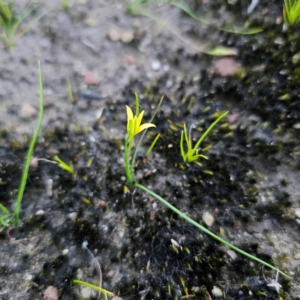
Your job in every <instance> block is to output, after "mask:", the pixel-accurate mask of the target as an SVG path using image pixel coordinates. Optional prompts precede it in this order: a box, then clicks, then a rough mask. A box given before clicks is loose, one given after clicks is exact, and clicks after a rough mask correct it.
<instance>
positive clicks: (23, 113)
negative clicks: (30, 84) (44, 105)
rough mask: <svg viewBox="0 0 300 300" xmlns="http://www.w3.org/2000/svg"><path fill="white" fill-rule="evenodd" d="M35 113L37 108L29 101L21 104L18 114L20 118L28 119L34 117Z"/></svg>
mask: <svg viewBox="0 0 300 300" xmlns="http://www.w3.org/2000/svg"><path fill="white" fill-rule="evenodd" d="M36 114H37V110H36V109H35V108H34V107H33V106H32V105H31V104H29V103H25V104H23V105H22V107H21V109H20V112H19V116H20V117H21V118H22V119H27V120H28V119H30V118H32V117H34V116H35V115H36Z"/></svg>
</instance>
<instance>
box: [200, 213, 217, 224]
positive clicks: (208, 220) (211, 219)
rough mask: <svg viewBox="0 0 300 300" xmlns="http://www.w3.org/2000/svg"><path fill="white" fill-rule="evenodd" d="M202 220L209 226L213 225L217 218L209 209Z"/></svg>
mask: <svg viewBox="0 0 300 300" xmlns="http://www.w3.org/2000/svg"><path fill="white" fill-rule="evenodd" d="M202 220H203V222H204V223H205V225H207V226H208V227H210V226H212V225H213V224H214V222H215V218H214V217H213V216H212V215H211V214H210V213H209V212H207V211H206V212H205V213H204V214H203V215H202Z"/></svg>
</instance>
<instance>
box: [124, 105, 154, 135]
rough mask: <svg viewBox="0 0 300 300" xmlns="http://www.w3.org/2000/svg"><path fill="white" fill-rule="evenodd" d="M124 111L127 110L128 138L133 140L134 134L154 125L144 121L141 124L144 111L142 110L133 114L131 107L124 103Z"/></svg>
mask: <svg viewBox="0 0 300 300" xmlns="http://www.w3.org/2000/svg"><path fill="white" fill-rule="evenodd" d="M126 111H127V133H128V136H129V138H130V140H133V138H134V136H136V135H137V134H138V133H140V132H141V131H143V130H145V129H147V128H149V127H156V126H155V125H154V124H152V123H145V124H142V125H141V123H142V119H143V116H144V112H145V111H144V110H143V111H142V112H141V113H140V114H139V115H138V116H133V113H132V110H131V108H130V107H129V106H127V105H126Z"/></svg>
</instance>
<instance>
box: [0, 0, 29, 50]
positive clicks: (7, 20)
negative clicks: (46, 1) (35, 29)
mask: <svg viewBox="0 0 300 300" xmlns="http://www.w3.org/2000/svg"><path fill="white" fill-rule="evenodd" d="M14 10H15V0H0V28H2V30H3V34H2V38H3V39H4V41H5V42H6V44H7V45H8V46H9V47H11V48H14V37H15V34H16V31H17V29H18V28H19V26H20V24H21V22H22V21H23V20H24V19H25V18H26V17H27V16H28V15H29V14H30V13H31V12H32V10H33V8H32V7H27V8H25V9H24V10H23V11H22V12H21V13H20V14H18V15H16V13H15V11H14Z"/></svg>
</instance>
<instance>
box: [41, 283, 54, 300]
mask: <svg viewBox="0 0 300 300" xmlns="http://www.w3.org/2000/svg"><path fill="white" fill-rule="evenodd" d="M43 299H44V300H58V291H57V288H56V287H54V286H51V285H50V286H48V287H47V288H46V290H45V292H44V298H43Z"/></svg>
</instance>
